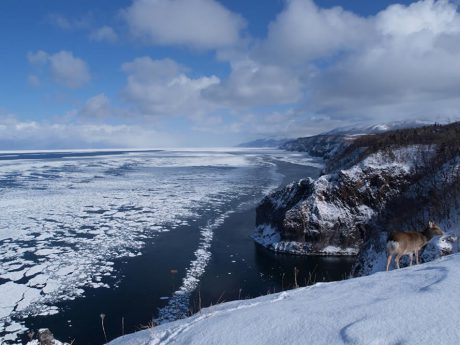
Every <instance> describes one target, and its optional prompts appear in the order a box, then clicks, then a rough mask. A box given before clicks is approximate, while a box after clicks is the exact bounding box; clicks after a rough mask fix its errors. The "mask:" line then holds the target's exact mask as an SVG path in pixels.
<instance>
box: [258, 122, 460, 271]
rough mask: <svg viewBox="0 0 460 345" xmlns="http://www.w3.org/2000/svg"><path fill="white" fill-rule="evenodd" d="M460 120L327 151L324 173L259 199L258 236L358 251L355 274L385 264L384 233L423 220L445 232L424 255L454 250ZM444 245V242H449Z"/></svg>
mask: <svg viewBox="0 0 460 345" xmlns="http://www.w3.org/2000/svg"><path fill="white" fill-rule="evenodd" d="M459 141H460V124H459V123H454V124H451V125H446V126H439V125H433V126H426V127H421V128H417V129H404V130H398V131H393V132H386V133H383V134H377V135H367V136H360V137H358V138H354V139H353V140H350V141H349V142H347V143H346V144H344V145H342V146H340V149H336V150H332V151H331V150H329V149H327V150H326V152H327V154H326V156H325V158H326V168H325V169H324V173H325V174H324V175H322V176H321V177H319V178H318V179H317V180H311V179H306V180H301V181H298V182H295V183H292V184H290V185H288V186H287V187H286V188H284V189H281V190H278V191H276V192H274V193H272V194H270V195H268V196H267V197H266V198H264V199H263V200H262V202H261V203H260V205H259V207H258V208H257V221H256V222H257V224H256V225H257V227H256V231H255V233H254V235H253V238H254V239H255V240H256V242H258V243H260V244H261V245H263V246H265V247H267V248H270V249H273V250H275V251H280V252H288V253H293V254H310V255H311V254H316V255H331V254H333V255H349V254H359V260H358V262H357V265H356V267H355V274H357V275H361V274H369V273H371V272H374V271H376V270H380V269H382V268H383V266H382V258H383V255H384V252H385V250H384V244H385V241H386V234H387V232H388V231H392V230H418V229H421V228H422V227H424V226H425V224H426V223H427V222H428V220H429V219H431V220H434V221H435V222H438V223H440V225H441V226H442V227H443V228H444V230H446V232H447V235H446V236H445V237H443V238H442V239H441V242H440V244H435V243H434V242H433V243H430V245H429V246H428V247H427V250H426V251H425V253H424V258H425V260H429V259H432V258H435V257H439V255H441V254H442V253H447V252H449V253H450V252H455V251H457V250H458V235H460V229H459V227H458V226H457V224H460V222H458V219H459V218H460V213H459V200H460V142H459ZM449 248H450V249H449Z"/></svg>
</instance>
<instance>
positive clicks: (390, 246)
mask: <svg viewBox="0 0 460 345" xmlns="http://www.w3.org/2000/svg"><path fill="white" fill-rule="evenodd" d="M398 247H399V243H398V242H397V241H391V240H390V241H388V242H387V253H388V254H391V253H394V252H395V251H396V250H397V249H398Z"/></svg>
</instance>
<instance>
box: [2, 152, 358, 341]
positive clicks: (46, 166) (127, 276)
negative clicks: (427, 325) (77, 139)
mask: <svg viewBox="0 0 460 345" xmlns="http://www.w3.org/2000/svg"><path fill="white" fill-rule="evenodd" d="M0 159H2V161H1V163H0V197H2V199H1V201H0V206H1V207H2V210H3V214H2V215H0V250H2V251H3V253H6V255H4V256H3V257H2V259H1V260H0V265H1V266H0V268H1V271H0V272H1V275H0V292H2V291H1V290H2V288H3V289H4V291H7V292H6V295H8V294H10V295H11V296H12V297H8V296H7V297H8V298H9V301H10V302H8V301H6V299H5V298H7V297H4V298H3V301H2V297H0V308H1V307H2V306H4V307H5V308H6V309H3V311H8V310H11V309H8V308H11V307H10V306H9V305H10V304H13V303H12V302H11V301H16V302H15V303H16V304H15V306H14V309H13V310H12V311H11V312H10V313H8V314H6V312H5V313H4V314H3V315H2V314H0V320H2V321H3V331H2V328H1V327H0V331H2V333H0V334H2V336H3V337H5V339H8V337H10V338H11V339H12V338H13V335H14V329H17V331H16V332H17V333H18V336H20V337H21V339H22V340H25V339H26V338H27V337H26V336H24V333H23V332H24V330H25V329H26V328H27V329H38V328H49V329H50V330H51V331H52V332H53V333H54V335H55V336H56V338H58V339H60V340H62V341H72V340H74V343H73V344H102V343H104V342H105V336H104V334H103V332H102V327H101V314H103V315H104V326H105V329H106V334H107V338H108V340H110V339H113V338H115V337H118V336H120V335H122V333H130V332H133V331H136V330H139V329H141V328H143V327H148V326H149V325H151V323H152V320H156V321H155V322H164V321H166V320H173V319H175V318H178V317H183V316H185V315H188V314H190V313H193V312H196V311H197V310H198V309H199V308H200V307H206V306H209V305H211V304H216V303H221V302H224V301H229V300H233V299H237V298H250V297H256V296H260V295H264V294H267V293H269V292H277V291H281V290H285V289H289V288H292V287H294V272H295V271H297V284H298V285H300V286H304V285H307V284H311V283H313V282H316V281H332V280H339V279H343V278H346V277H347V276H348V274H349V272H350V269H351V265H352V263H353V259H351V258H346V257H317V256H315V257H301V256H291V255H283V254H276V253H273V252H271V251H268V250H266V249H264V248H261V247H260V246H258V245H256V244H255V243H254V242H253V241H252V239H251V238H250V235H251V233H252V231H253V230H254V227H255V207H256V205H257V202H258V201H259V200H261V198H262V197H263V195H265V194H266V193H267V192H269V191H270V190H273V189H274V188H277V187H280V186H282V185H284V184H287V183H289V182H291V181H294V180H297V179H299V178H304V177H308V176H310V177H316V176H317V175H318V173H319V169H318V168H316V167H315V164H314V163H315V162H314V161H311V160H310V159H309V158H308V157H304V156H302V155H300V154H294V153H287V152H280V151H269V150H237V151H233V150H231V151H225V150H217V151H216V150H212V151H174V152H170V151H150V152H109V153H108V152H89V153H81V152H78V153H68V152H63V153H41V154H31V153H27V154H17V155H10V156H8V155H3V156H2V157H1V158H0ZM310 163H311V164H310ZM309 164H310V165H313V166H309ZM69 297H70V299H69ZM0 310H2V309H0ZM39 314H44V315H39ZM2 317H3V319H2ZM12 330H13V331H12ZM21 334H22V335H21ZM12 343H13V341H12Z"/></svg>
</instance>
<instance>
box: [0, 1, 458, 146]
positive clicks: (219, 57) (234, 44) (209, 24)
mask: <svg viewBox="0 0 460 345" xmlns="http://www.w3.org/2000/svg"><path fill="white" fill-rule="evenodd" d="M0 35H1V36H0V37H1V48H0V56H1V60H0V62H1V63H0V75H1V76H2V79H1V82H0V95H1V97H0V150H2V149H3V150H9V149H51V148H98V147H104V148H107V147H168V146H229V145H235V144H237V143H239V142H242V141H246V140H252V139H256V138H261V137H297V136H307V135H313V134H316V133H320V132H322V131H324V130H328V129H332V128H334V127H338V126H346V125H350V124H355V123H376V122H387V121H394V120H401V119H424V120H427V119H428V120H436V121H449V120H450V121H452V120H456V119H458V116H459V114H458V111H457V109H460V107H459V106H460V98H459V96H458V95H457V94H458V89H459V87H460V68H459V67H460V66H458V65H459V64H460V49H459V48H456V47H457V46H458V42H459V40H460V16H459V13H458V8H457V4H456V3H455V2H449V1H443V0H438V1H434V0H421V1H418V2H413V1H399V2H394V1H368V0H353V1H349V0H323V1H319V0H317V1H315V2H314V1H312V0H270V1H267V0H265V1H262V0H257V1H246V0H225V1H224V0H221V1H217V0H130V1H128V0H123V1H122V0H101V1H89V0H80V1H58V0H53V1H50V0H46V1H45V0H43V1H30V0H27V1H26V0H4V1H2V2H0Z"/></svg>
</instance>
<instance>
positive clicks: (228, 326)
mask: <svg viewBox="0 0 460 345" xmlns="http://www.w3.org/2000/svg"><path fill="white" fill-rule="evenodd" d="M459 281H460V254H455V255H451V256H446V257H443V258H441V259H438V260H436V261H432V262H430V263H427V264H423V265H418V266H413V267H410V268H405V269H400V270H396V271H391V272H389V273H387V272H380V273H376V274H374V275H371V276H366V277H361V278H354V279H349V280H345V281H341V282H334V283H326V284H325V283H320V284H316V285H313V286H310V287H306V288H300V289H296V290H291V291H287V292H282V293H278V294H274V295H268V296H264V297H259V298H256V299H253V300H245V301H235V302H231V303H225V304H221V305H218V306H214V307H211V308H207V309H203V310H202V311H201V312H200V313H198V314H196V315H195V316H193V317H190V318H188V319H184V320H180V321H176V322H173V323H168V324H164V325H161V326H159V327H156V328H153V329H148V330H144V331H141V332H138V333H135V334H132V335H128V336H125V337H122V338H118V339H116V340H114V341H112V342H111V343H110V344H111V345H125V344H130V345H131V344H138V345H141V344H151V345H160V344H161V345H166V344H187V345H214V344H215V345H217V344H219V345H226V344H228V345H236V344H254V345H258V344H260V345H269V344H276V345H279V344H289V345H295V344H315V345H321V344H324V345H329V344H375V345H377V344H380V345H384V344H388V345H389V344H405V345H411V344H413V345H424V344H427V345H428V344H429V345H432V344H444V345H449V344H452V345H454V344H460V326H459V325H460V314H459V312H458V311H459V310H460V298H459V296H458V283H459Z"/></svg>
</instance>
